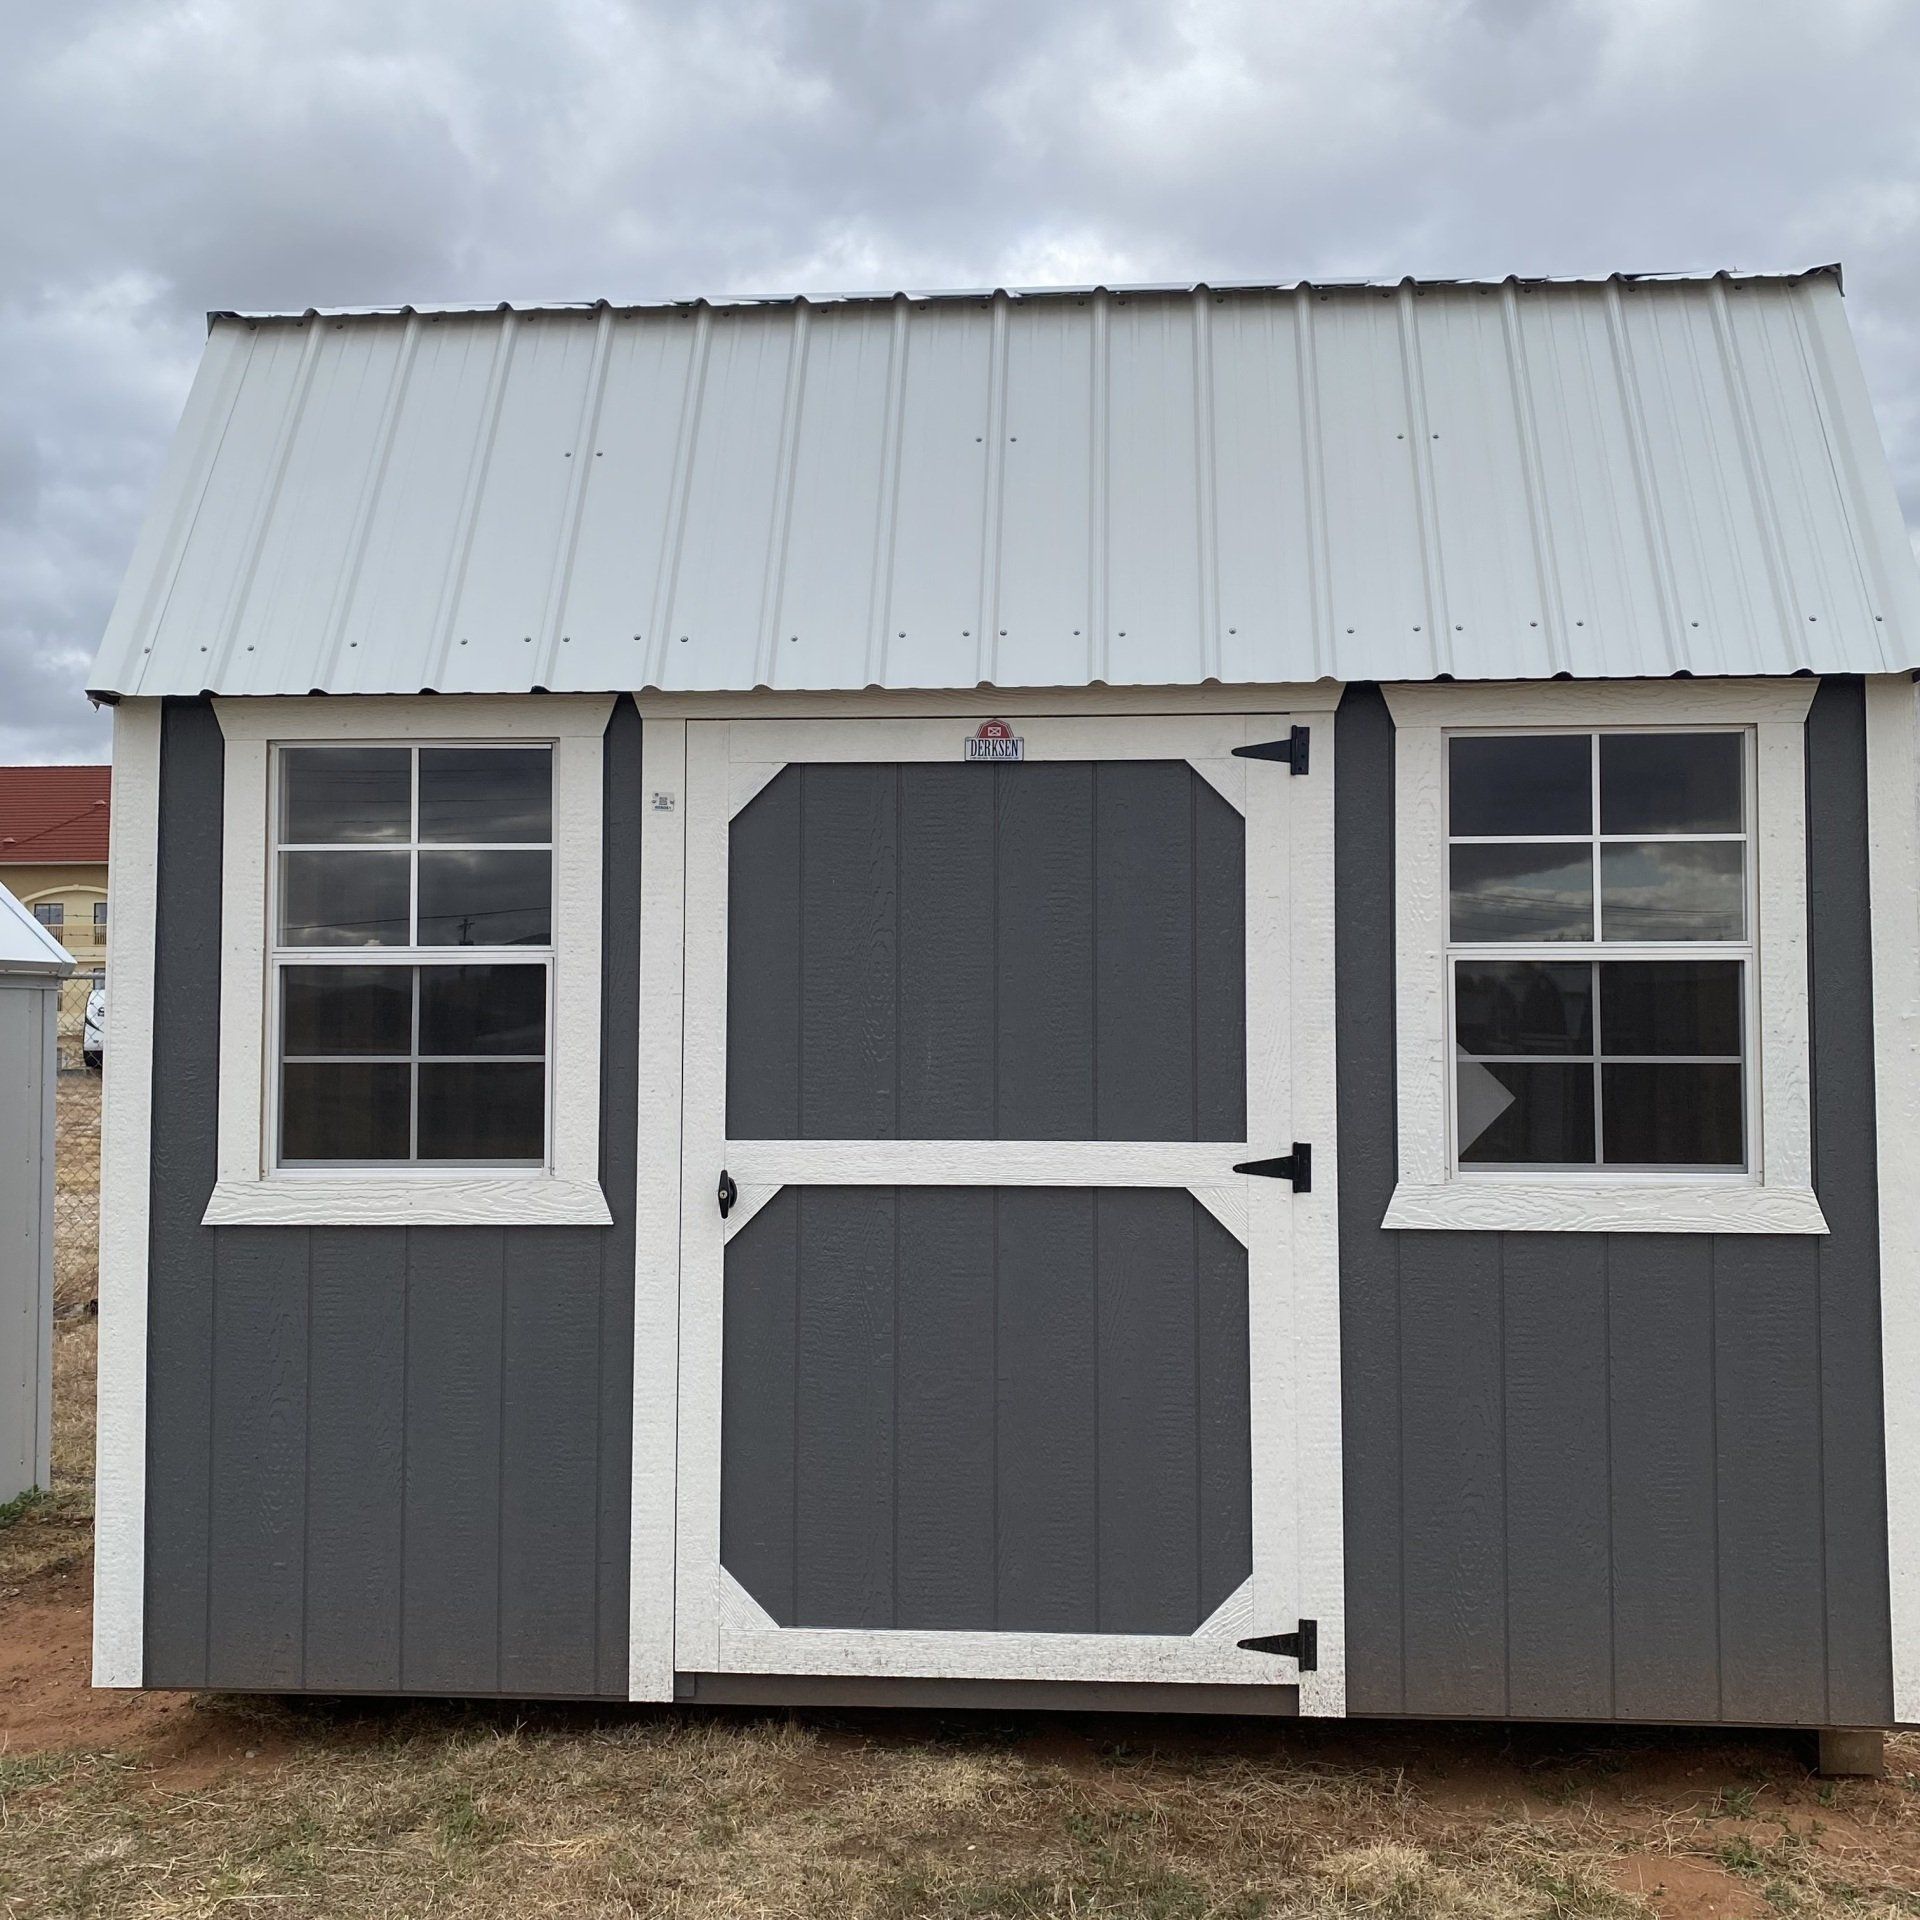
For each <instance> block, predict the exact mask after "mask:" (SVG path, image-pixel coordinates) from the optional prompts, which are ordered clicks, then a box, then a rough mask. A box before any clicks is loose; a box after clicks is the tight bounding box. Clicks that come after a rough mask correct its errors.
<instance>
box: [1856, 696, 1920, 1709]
mask: <svg viewBox="0 0 1920 1920" xmlns="http://www.w3.org/2000/svg"><path fill="white" fill-rule="evenodd" d="M1917 698H1920V690H1916V688H1915V687H1914V684H1913V682H1912V680H1911V679H1910V678H1909V677H1908V676H1907V675H1906V674H1888V675H1885V676H1881V675H1876V676H1874V677H1873V678H1871V679H1869V680H1868V681H1867V683H1866V716H1867V861H1868V876H1869V885H1868V898H1869V900H1870V902H1871V907H1872V919H1873V1069H1874V1106H1875V1112H1876V1118H1877V1125H1876V1128H1875V1135H1876V1139H1877V1143H1878V1146H1877V1153H1878V1172H1879V1188H1880V1373H1881V1394H1880V1400H1881V1408H1882V1418H1883V1420H1884V1422H1885V1431H1886V1449H1887V1474H1886V1481H1887V1573H1888V1602H1889V1613H1890V1630H1891V1639H1892V1649H1893V1717H1894V1719H1895V1720H1896V1721H1898V1722H1900V1723H1902V1724H1909V1725H1910V1724H1911V1723H1913V1722H1914V1721H1920V1393H1916V1392H1915V1390H1914V1383H1915V1381H1916V1380H1920V737H1916V735H1917V732H1920V710H1917V709H1916V699H1917Z"/></svg>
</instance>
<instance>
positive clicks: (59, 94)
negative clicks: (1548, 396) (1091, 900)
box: [0, 0, 1920, 759]
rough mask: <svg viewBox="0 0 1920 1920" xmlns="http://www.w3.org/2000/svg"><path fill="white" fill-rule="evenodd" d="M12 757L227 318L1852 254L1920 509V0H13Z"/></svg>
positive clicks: (37, 737) (83, 635)
mask: <svg viewBox="0 0 1920 1920" xmlns="http://www.w3.org/2000/svg"><path fill="white" fill-rule="evenodd" d="M0 49H4V53H5V58H4V60H3V61H0V758H3V759H12V758H28V757H40V756H47V757H81V756H88V755H93V754H97V753H100V752H102V751H104V747H105V732H104V729H103V727H102V726H101V725H100V723H99V722H98V720H97V719H95V718H94V717H93V716H91V715H90V713H89V711H88V709H87V707H86V705H85V702H84V700H83V699H82V698H81V688H82V685H83V683H84V674H85V668H86V665H87V662H88V661H89V659H90V658H91V655H92V651H93V648H94V645H95V643H96V641H97V639H98V637H99V633H100V629H101V627H102V625H103V624H104V621H105V618H106V614H107V610H108V608H109V607H110V606H111V604H112V599H113V594H114V591H115V589H116V587H117V585H118V580H119V574H120V570H121V568H122V567H123V566H124V564H125V561H126V556H127V554H128V552H129V550H130V549H131V546H132V543H133V538H134V535H135V532H136V531H137V528H138V524H139V519H140V515H141V512H142V510H143V507H144V503H145V499H146V496H147V494H148V492H149V490H150V488H151V487H152V484H153V481H154V478H155V476H156V474H157V471H158V467H159V463H160V461H161V459H162V458H163V457H164V453H165V448H166V442H167V437H168V435H169V433H170V431H171V428H172V423H173V420H174V419H175V417H176V416H177V414H178V411H179V408H180V405H181V402H182V400H183V399H184V396H185V392H186V386H187V383H188V381H189V380H190V378H191V375H192V369H193V365H194V362H195V359H196V356H197V354H198V350H199V345H200V341H201V337H202V318H201V316H202V314H203V312H204V310H205V309H206V308H208V307H223V306H292V307H304V306H307V305H310V304H312V305H329V304H346V303H355V302H388V301H393V302H397V301H402V300H414V301H421V302H426V301H433V300H479V301H488V300H496V299H500V298H502V297H511V298H515V299H526V298H541V297H546V298H578V297H590V296H595V295H606V296H609V297H613V298H621V297H635V296H652V295H661V294H685V293H700V292H709V293H713V292H764V291H778V290H790V289H793V288H796V287H799V288H808V289H813V290H820V289H824V288H829V287H848V286H855V287H872V286H888V285H895V284H900V285H920V286H932V285H980V284H991V283H996V282H999V283H1015V284H1032V283H1035V282H1044V281H1048V280H1075V281H1078V280H1092V279H1122V278H1125V279H1185V278H1189V277H1225V276H1261V275H1271V276H1274V277H1277V278H1291V277H1293V276H1295V275H1299V274H1328V275H1332V274H1368V273H1371V274H1381V275H1398V274H1400V273H1404V272H1415V273H1432V274H1445V273H1486V274H1500V273H1505V272H1509V271H1522V272H1542V273H1556V272H1570V271H1582V270H1594V269H1610V268H1616V267H1626V268H1663V267H1716V266H1733V265H1738V266H1783V265H1785V266H1794V265H1806V264H1809V263H1812V262H1815V261H1820V260H1827V259H1833V258H1843V259H1845V260H1846V262H1847V265H1848V287H1849V299H1848V308H1849V313H1850V317H1851V319H1852V322H1853V325H1854V329H1855V332H1856V334H1857V335H1858V337H1859V340H1860V344H1861V348H1862V352H1863V354H1864V356H1865V359H1866V362H1867V370H1868V377H1869V381H1870V383H1871V385H1872V388H1873V392H1874V398H1875V402H1876V405H1877V407H1878V409H1879V415H1880V420H1881V425H1882V428H1883V430H1884V432H1885V433H1886V436H1887V439H1888V443H1889V449H1890V452H1891V454H1892V457H1893V462H1894V467H1895V472H1896V476H1897V478H1898V479H1899V481H1900V484H1901V488H1902V496H1903V498H1904V500H1905V501H1906V504H1907V507H1908V514H1909V519H1910V521H1920V317H1917V316H1920V245H1916V241H1920V131H1917V130H1916V123H1915V120H1914V116H1913V115H1912V113H1911V110H1910V107H1911V101H1912V100H1913V98H1914V97H1915V96H1916V81H1917V80H1920V15H1916V13H1915V10H1914V9H1913V8H1912V7H1911V6H1909V5H1906V4H1904V0H1829V4H1828V5H1826V6H1823V7H1819V8H1808V7H1805V6H1802V5H1799V4H1786V3H1785V0H1584V3H1583V0H1574V4H1547V3H1546V0H1453V3H1452V4H1445V5H1436V4H1434V0H1295V3H1294V4H1289V5H1287V6H1275V5H1272V4H1271V0H927V3H926V4H920V5H908V6H903V5H900V4H898V0H810V3H809V0H788V3H787V4H781V3H779V0H709V3H708V4H704V5H701V4H687V3H686V0H675V3H669V4H650V3H643V0H552V3H551V4H549V5H547V6H544V7H538V8H535V7H527V6H525V5H524V4H519V3H518V0H307V3H306V4H304V5H302V6H300V7H297V8H278V7H276V8H265V7H261V6H258V5H257V4H254V3H253V0H192V3H191V4H188V3H187V0H63V4H61V5H59V6H48V5H45V4H44V0H0Z"/></svg>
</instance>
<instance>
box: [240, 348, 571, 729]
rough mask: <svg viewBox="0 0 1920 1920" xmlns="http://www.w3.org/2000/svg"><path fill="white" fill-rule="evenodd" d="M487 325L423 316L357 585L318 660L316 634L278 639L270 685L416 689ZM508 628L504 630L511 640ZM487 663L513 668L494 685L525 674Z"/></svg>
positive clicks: (293, 689) (475, 415) (474, 410)
mask: <svg viewBox="0 0 1920 1920" xmlns="http://www.w3.org/2000/svg"><path fill="white" fill-rule="evenodd" d="M499 325H500V323H499V322H498V321H497V320H492V321H488V320H443V321H438V322H427V323H425V324H423V326H422V328H421V333H420V339H419V344H418V346H417V347H416V349H415V353H414V360H413V366H412V370H411V372H410V373H409V375H408V378H407V387H406V392H405V394H404V396H403V397H402V400H401V403H400V410H399V414H398V417H397V418H396V419H395V421H394V425H393V438H392V441H391V444H390V445H389V447H388V449H387V456H386V472H385V474H384V476H383V478H382V481H381V492H380V502H379V510H378V512H377V513H376V514H375V515H374V516H373V519H372V520H371V522H370V523H369V526H368V531H367V546H366V554H365V558H364V559H363V560H362V562H361V567H360V579H359V584H358V587H357V589H356V591H355V593H354V596H353V600H352V602H351V604H350V606H349V607H348V609H347V614H346V618H345V620H344V622H343V624H342V626H341V629H340V650H339V653H338V654H337V656H336V657H335V658H334V659H333V660H332V661H331V662H328V661H327V660H326V659H325V658H324V656H323V655H322V654H321V653H320V652H319V645H320V643H318V642H314V641H310V642H309V645H308V646H307V647H306V648H305V649H301V650H299V651H297V652H296V651H295V650H294V649H293V648H292V647H291V646H289V648H288V656H287V658H286V659H285V660H284V661H283V662H282V663H281V666H282V671H281V672H280V674H279V676H278V681H277V686H278V690H279V691H280V692H282V693H305V692H307V691H309V689H311V688H313V687H325V688H326V689H328V690H329V691H330V692H335V693H378V692H381V691H383V690H384V691H387V692H394V691H404V692H407V693H418V692H419V691H420V690H421V689H422V688H423V687H426V686H428V685H430V684H431V676H432V667H433V662H434V658H435V648H436V644H437V641H438V638H439V636H438V634H437V633H436V632H435V616H436V615H437V614H438V612H439V610H440V593H441V587H442V584H443V582H444V580H445V578H446V573H447V569H448V567H449V566H450V565H451V564H452V561H453V556H454V552H455V548H456V544H457V542H458V541H459V539H460V538H461V536H462V533H463V531H464V529H463V527H462V525H461V521H460V511H461V505H462V502H463V500H464V498H465V490H466V480H467V474H468V471H469V468H470V466H471V464H472V462H473V460H474V459H475V458H476V457H477V456H478V454H479V450H480V443H481V427H482V421H483V410H484V404H485V399H486V394H487V389H488V374H489V372H490V370H491V367H492V363H493V355H494V350H495V346H496V344H497V340H498V334H499ZM544 557H545V556H541V558H542V559H544ZM536 564H537V563H536ZM457 637H458V636H456V638H457ZM519 637H520V636H519V635H518V634H516V635H514V640H515V642H516V643H517V642H518V641H519ZM456 651H459V649H456ZM467 651H468V652H471V649H470V648H469V649H467ZM520 651H521V653H522V654H523V655H524V654H527V653H531V652H532V651H533V649H532V648H522V649H521V650H520ZM496 664H497V665H498V666H499V667H500V668H501V670H502V671H503V672H505V671H506V669H507V668H508V667H509V666H511V668H512V670H513V674H514V678H513V679H512V680H503V681H502V682H501V684H502V685H519V686H522V687H524V686H526V685H528V684H530V680H531V674H530V670H529V668H528V666H527V664H526V663H525V661H524V660H523V659H514V660H510V661H497V662H496ZM463 672H466V673H467V679H468V684H470V685H471V684H474V683H476V682H477V681H478V680H479V679H480V678H481V677H482V676H481V674H480V672H479V670H478V668H477V667H473V668H472V669H471V671H469V670H468V669H463Z"/></svg>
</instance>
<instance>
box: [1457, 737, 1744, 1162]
mask: <svg viewBox="0 0 1920 1920" xmlns="http://www.w3.org/2000/svg"><path fill="white" fill-rule="evenodd" d="M1751 740H1752V734H1751V731H1750V730H1749V729H1734V728H1722V729H1717V730H1713V731H1692V730H1673V731H1665V730H1663V731H1658V732H1648V731H1634V732H1612V731H1609V732H1591V733H1589V732H1580V733H1572V732H1566V733H1493V734H1466V733H1456V734H1451V735H1449V736H1448V738H1447V824H1448V849H1447V860H1448V902H1447V920H1448V930H1447V966H1448V971H1449V975H1450V991H1449V1001H1450V1014H1451V1018H1452V1023H1453V1047H1452V1052H1451V1062H1452V1071H1453V1099H1452V1103H1451V1113H1452V1122H1453V1147H1454V1163H1455V1165H1456V1166H1457V1167H1458V1168H1459V1169H1460V1170H1461V1171H1463V1172H1475V1171H1478V1170H1483V1169H1485V1170H1504V1171H1514V1170H1519V1169H1540V1168H1554V1167H1561V1168H1572V1167H1609V1168H1633V1169H1647V1168H1662V1169H1672V1168H1684V1169H1692V1170H1698V1171H1701V1172H1708V1171H1712V1172H1720V1173H1726V1172H1734V1173H1739V1172H1742V1171H1744V1170H1745V1168H1746V1165H1747V1162H1748V1145H1747V1113H1748V1103H1747V1097H1746V1080H1747V1075H1746V1066H1745V1063H1746V1058H1747V1052H1748V1049H1747V1043H1746V1033H1747V1023H1748V1009H1749V1008H1750V1007H1751V1005H1752V1002H1753V994H1752V990H1751V987H1750V984H1749V982H1750V978H1751V974H1752V964H1753V945H1752V941H1751V925H1752V912H1751V908H1750V903H1749V898H1748V895H1749V888H1750V882H1751V878H1752V862H1751V860H1750V858H1749V851H1748V819H1749V807H1748V801H1747V790H1748V784H1749V773H1748V768H1749V757H1750V746H1751Z"/></svg>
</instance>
